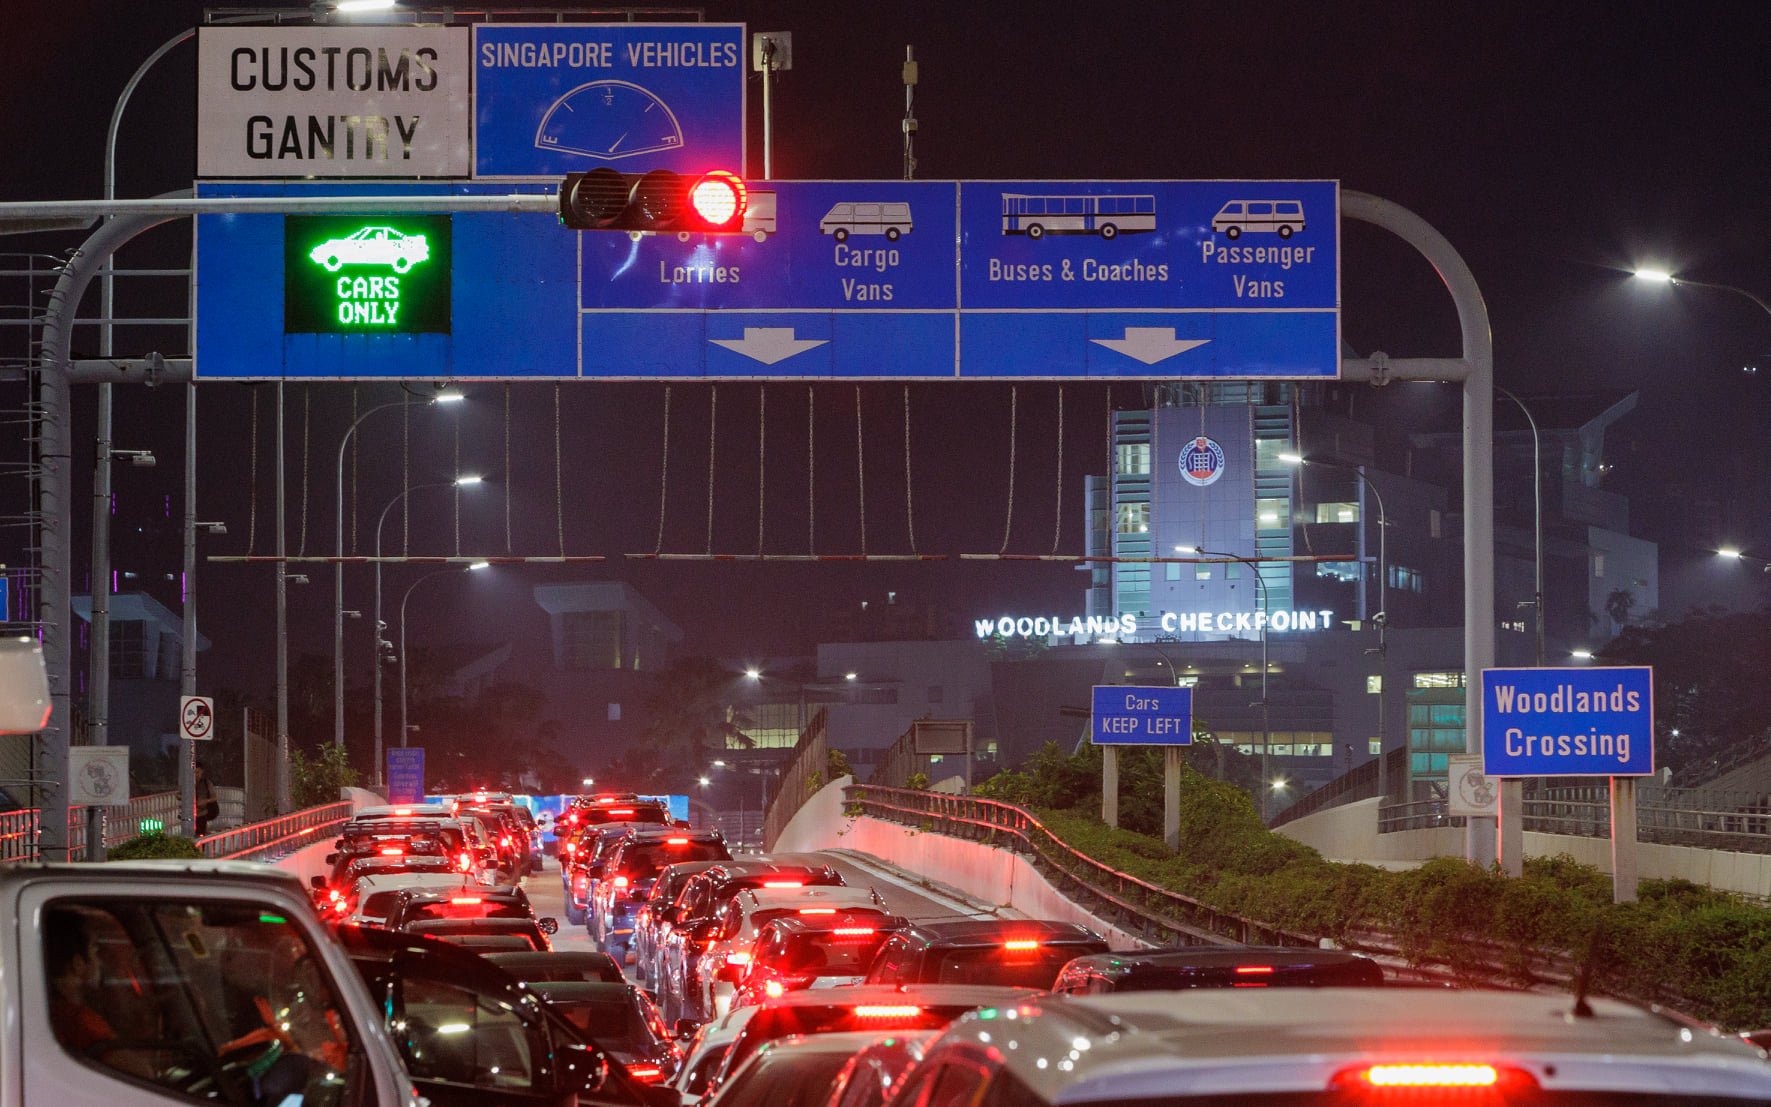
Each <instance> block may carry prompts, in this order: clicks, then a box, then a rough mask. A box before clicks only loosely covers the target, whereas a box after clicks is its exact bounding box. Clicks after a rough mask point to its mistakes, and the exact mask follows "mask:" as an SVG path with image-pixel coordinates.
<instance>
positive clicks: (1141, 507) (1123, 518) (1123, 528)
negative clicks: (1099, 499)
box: [1118, 504, 1150, 534]
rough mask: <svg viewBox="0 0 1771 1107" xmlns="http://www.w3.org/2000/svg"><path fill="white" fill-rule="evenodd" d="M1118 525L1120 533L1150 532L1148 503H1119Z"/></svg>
mask: <svg viewBox="0 0 1771 1107" xmlns="http://www.w3.org/2000/svg"><path fill="white" fill-rule="evenodd" d="M1118 527H1119V533H1120V534H1148V533H1150V505H1149V504H1120V505H1119V524H1118Z"/></svg>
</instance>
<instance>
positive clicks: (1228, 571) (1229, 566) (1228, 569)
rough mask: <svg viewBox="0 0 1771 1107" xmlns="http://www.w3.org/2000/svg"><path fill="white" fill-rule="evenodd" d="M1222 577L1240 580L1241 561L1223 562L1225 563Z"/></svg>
mask: <svg viewBox="0 0 1771 1107" xmlns="http://www.w3.org/2000/svg"><path fill="white" fill-rule="evenodd" d="M1224 579H1225V580H1241V579H1242V563H1241V562H1238V561H1231V562H1227V563H1225V565H1224Z"/></svg>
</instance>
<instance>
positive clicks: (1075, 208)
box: [1002, 192, 1156, 239]
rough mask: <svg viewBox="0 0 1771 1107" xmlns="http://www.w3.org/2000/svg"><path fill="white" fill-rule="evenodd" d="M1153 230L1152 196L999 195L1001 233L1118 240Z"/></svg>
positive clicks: (1012, 193)
mask: <svg viewBox="0 0 1771 1107" xmlns="http://www.w3.org/2000/svg"><path fill="white" fill-rule="evenodd" d="M1155 229H1156V197H1154V196H1149V195H1145V196H1032V195H1025V194H1022V193H1017V192H1005V193H1003V194H1002V233H1003V234H1005V235H1007V234H1024V235H1026V236H1027V237H1028V238H1033V239H1039V238H1044V237H1045V236H1046V235H1048V234H1098V235H1100V236H1101V237H1102V238H1107V239H1113V238H1118V237H1119V236H1120V235H1121V234H1141V233H1143V232H1146V231H1154V230H1155Z"/></svg>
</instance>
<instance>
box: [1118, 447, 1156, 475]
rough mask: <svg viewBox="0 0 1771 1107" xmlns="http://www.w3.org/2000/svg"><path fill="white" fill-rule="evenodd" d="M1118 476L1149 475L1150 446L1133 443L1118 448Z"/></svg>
mask: <svg viewBox="0 0 1771 1107" xmlns="http://www.w3.org/2000/svg"><path fill="white" fill-rule="evenodd" d="M1119 475H1120V476H1122V477H1147V476H1149V475H1150V444H1149V443H1148V442H1134V443H1132V444H1130V445H1126V446H1121V447H1119Z"/></svg>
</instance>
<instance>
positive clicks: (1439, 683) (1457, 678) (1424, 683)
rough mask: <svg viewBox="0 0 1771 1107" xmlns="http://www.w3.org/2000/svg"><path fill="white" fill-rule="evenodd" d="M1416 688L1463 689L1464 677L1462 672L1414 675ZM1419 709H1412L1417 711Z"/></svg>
mask: <svg viewBox="0 0 1771 1107" xmlns="http://www.w3.org/2000/svg"><path fill="white" fill-rule="evenodd" d="M1414 686H1415V687H1416V688H1462V687H1463V686H1464V675H1463V673H1461V672H1455V671H1441V672H1429V673H1416V674H1414ZM1416 709H1417V708H1410V710H1411V711H1412V710H1416Z"/></svg>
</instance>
